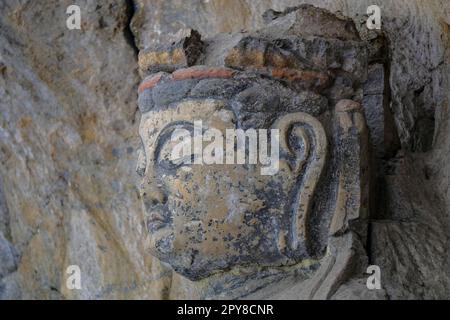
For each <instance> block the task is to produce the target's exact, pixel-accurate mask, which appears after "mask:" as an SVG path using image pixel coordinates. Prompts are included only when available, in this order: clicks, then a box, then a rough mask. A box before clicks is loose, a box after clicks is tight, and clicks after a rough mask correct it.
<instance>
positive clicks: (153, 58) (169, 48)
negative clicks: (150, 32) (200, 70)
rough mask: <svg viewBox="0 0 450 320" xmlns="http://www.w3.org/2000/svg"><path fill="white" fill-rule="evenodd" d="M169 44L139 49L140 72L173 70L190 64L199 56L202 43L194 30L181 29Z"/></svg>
mask: <svg viewBox="0 0 450 320" xmlns="http://www.w3.org/2000/svg"><path fill="white" fill-rule="evenodd" d="M174 37H175V38H179V39H177V40H174V41H173V42H172V43H171V44H170V45H164V46H152V47H149V48H147V49H146V50H141V51H139V68H140V70H141V72H143V73H144V74H145V73H147V72H148V73H152V72H158V71H173V70H175V69H177V68H182V67H189V66H192V65H193V64H194V63H195V62H196V61H197V60H198V58H199V57H200V54H201V53H202V51H203V47H204V44H203V42H202V40H201V36H200V34H199V33H198V32H197V31H195V30H191V29H189V30H181V32H179V33H177V34H176V35H175V36H174Z"/></svg>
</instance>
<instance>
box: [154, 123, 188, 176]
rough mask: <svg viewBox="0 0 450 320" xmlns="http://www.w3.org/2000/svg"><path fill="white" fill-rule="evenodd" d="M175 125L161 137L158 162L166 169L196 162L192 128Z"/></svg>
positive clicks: (173, 168)
mask: <svg viewBox="0 0 450 320" xmlns="http://www.w3.org/2000/svg"><path fill="white" fill-rule="evenodd" d="M189 129H190V128H186V127H185V126H175V127H172V128H171V130H168V131H166V132H165V133H164V134H162V135H161V136H160V138H159V142H158V153H157V154H158V156H157V163H158V165H159V166H161V167H162V168H164V169H168V170H175V169H178V168H180V167H182V166H188V165H191V164H193V163H194V154H193V153H192V150H193V141H192V135H191V133H192V130H189Z"/></svg>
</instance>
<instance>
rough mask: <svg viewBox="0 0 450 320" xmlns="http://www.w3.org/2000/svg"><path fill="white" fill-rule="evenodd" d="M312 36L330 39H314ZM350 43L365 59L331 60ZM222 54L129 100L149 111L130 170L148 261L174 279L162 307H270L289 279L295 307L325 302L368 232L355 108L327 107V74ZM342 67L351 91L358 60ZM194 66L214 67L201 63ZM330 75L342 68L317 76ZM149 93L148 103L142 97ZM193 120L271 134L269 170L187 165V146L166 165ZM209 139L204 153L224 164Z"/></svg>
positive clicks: (364, 158) (363, 156) (308, 12)
mask: <svg viewBox="0 0 450 320" xmlns="http://www.w3.org/2000/svg"><path fill="white" fill-rule="evenodd" d="M286 14H287V15H289V14H295V15H294V16H295V19H298V20H301V19H302V17H304V16H305V17H309V16H313V17H315V16H317V15H319V16H321V17H322V15H323V16H325V17H326V19H330V20H332V21H329V23H328V25H330V26H333V25H334V24H333V21H335V22H340V21H341V20H340V19H339V18H337V17H335V16H333V15H331V14H328V13H325V12H324V11H323V10H319V9H316V8H314V7H311V6H308V7H302V8H300V9H298V10H297V11H289V12H288V13H286ZM287 15H282V14H279V16H278V17H277V18H276V19H275V20H274V21H273V23H271V24H270V25H269V26H268V27H267V28H266V29H264V33H266V35H270V34H275V33H276V32H275V31H273V30H271V28H273V29H274V30H278V28H277V26H276V24H277V20H278V19H280V21H285V19H286V16H287ZM319 20H320V19H319ZM291 22H292V23H295V21H291ZM291 32H292V33H291V34H290V37H291V38H290V40H291V41H292V42H293V43H298V42H301V40H302V39H303V38H302V37H303V36H304V35H303V33H300V32H299V35H297V36H295V34H294V32H293V31H292V30H291ZM320 32H322V33H320ZM255 34H259V32H256V33H255ZM331 34H333V33H331ZM278 36H282V35H281V34H278ZM306 36H308V35H306ZM314 36H327V37H331V35H330V34H329V33H327V32H326V31H320V29H318V30H314ZM269 37H270V36H266V39H267V38H269ZM335 37H337V36H335ZM244 39H245V38H244ZM277 39H279V38H277ZM255 41H256V42H257V43H258V40H255ZM272 41H278V40H268V42H267V45H270V44H271V43H272ZM327 41H328V40H327ZM329 41H330V43H331V41H332V39H330V40H329ZM352 44H353V45H354V47H355V48H357V49H356V50H361V51H362V52H364V47H363V45H362V44H361V43H359V42H357V41H353V42H351V43H350V42H349V43H347V44H345V46H341V47H339V46H336V47H333V49H332V50H334V51H335V53H336V55H337V56H339V55H345V54H346V53H345V52H347V51H352V47H351V46H352ZM251 45H253V44H251ZM344 47H345V48H344ZM238 48H243V50H244V51H245V50H247V49H248V48H249V46H248V44H242V43H241V42H239V44H238ZM339 48H341V49H342V52H341V51H339ZM227 49H228V50H229V54H228V56H227V58H226V59H225V60H224V63H225V65H226V66H227V67H228V68H224V67H222V66H220V65H219V66H217V65H212V66H194V67H191V68H187V69H178V70H176V71H174V72H173V73H172V74H171V75H170V76H167V77H162V76H159V75H156V76H155V77H156V78H155V77H151V78H147V79H144V81H143V83H142V84H141V87H144V88H145V89H144V90H142V91H141V92H140V96H143V97H145V98H143V99H141V98H139V103H140V104H141V103H144V104H145V103H147V104H148V105H147V106H141V107H140V108H141V110H148V111H146V112H145V113H143V115H142V118H141V125H140V129H139V133H140V136H141V139H142V142H143V148H144V155H145V156H144V158H143V161H142V167H139V168H138V172H139V173H140V174H141V175H142V178H143V179H142V183H141V197H142V199H143V204H144V206H145V209H146V219H147V227H148V232H149V240H148V243H149V251H150V252H151V253H152V255H154V256H155V257H157V258H159V259H160V260H161V261H163V262H165V263H167V264H169V265H170V266H171V267H172V268H173V269H174V271H176V273H177V274H178V275H174V279H173V280H172V285H171V290H170V297H171V298H187V297H196V298H209V299H211V298H249V297H251V298H254V297H266V298H267V297H271V296H272V295H274V296H277V297H278V296H280V297H281V296H284V293H283V292H284V291H285V290H284V289H285V288H282V287H280V286H279V282H280V281H282V282H283V283H285V282H284V281H283V280H285V279H287V278H290V279H291V280H292V281H293V284H294V286H295V288H296V289H295V297H296V298H310V299H312V298H316V299H326V298H330V297H331V296H332V294H333V293H334V292H335V291H336V290H337V289H338V287H339V285H340V284H342V283H344V282H345V281H347V280H348V279H349V278H350V277H351V275H352V273H353V272H354V269H355V268H356V267H357V266H359V268H361V267H362V266H363V265H364V264H365V262H366V261H367V257H366V254H365V253H364V250H361V248H362V247H363V244H362V243H361V241H360V240H359V239H364V238H365V237H366V234H367V219H368V206H369V201H368V196H369V190H368V188H369V183H368V182H369V176H368V173H369V172H370V170H369V168H368V165H369V158H368V148H369V146H368V132H367V128H366V123H365V119H364V115H363V110H362V107H361V105H360V103H358V102H356V101H353V100H340V101H339V102H338V103H337V104H336V105H334V103H330V104H331V106H332V107H331V108H330V104H328V103H326V101H327V96H328V92H327V91H326V90H325V88H326V86H324V84H325V82H329V79H328V77H327V76H326V74H327V72H328V69H327V66H326V64H325V65H323V66H322V70H323V72H324V76H321V75H320V73H319V72H314V71H302V70H300V69H299V68H298V67H296V66H295V65H292V69H288V70H287V69H285V68H273V69H272V67H276V66H278V67H282V66H285V65H281V64H278V65H277V63H278V62H280V61H279V60H276V59H270V58H269V59H266V58H267V57H266V56H265V55H266V54H267V50H266V49H265V48H264V47H263V48H257V49H258V50H260V51H259V53H256V55H255V56H253V55H251V54H250V55H247V53H245V52H244V53H240V52H236V47H235V48H229V47H228V46H227ZM169 50H171V49H170V47H169ZM209 52H214V51H209ZM343 52H344V53H343ZM207 54H208V51H207V52H206V55H207ZM240 55H241V56H240ZM242 55H243V56H244V57H243V56H242ZM258 56H261V57H262V58H261V61H259V60H258V58H257V57H258ZM268 57H270V54H269V56H268ZM364 57H366V58H365V60H364V59H363V58H364ZM353 59H354V60H355V61H357V60H358V59H361V60H360V62H361V63H360V67H358V69H351V68H348V69H346V70H345V72H347V73H348V75H349V78H354V79H359V82H358V81H355V84H354V85H353V86H352V90H355V91H356V90H358V89H360V88H359V87H358V84H361V83H362V82H364V81H365V76H364V74H365V73H366V71H365V70H363V69H362V68H363V66H366V65H367V64H366V63H365V62H364V61H367V55H361V56H360V57H357V56H353ZM201 61H214V59H208V57H207V56H205V57H204V58H203V59H202V60H201ZM215 61H217V60H215ZM305 61H307V60H306V59H305ZM281 63H284V62H281ZM353 63H355V62H353ZM339 67H342V68H344V66H338V65H334V66H333V67H331V66H328V68H335V69H336V70H337V69H338V68H339ZM232 68H234V70H233V69H232ZM267 70H270V72H269V73H267V72H266V71H267ZM343 71H344V70H343ZM321 77H325V78H326V80H324V79H321ZM154 79H156V80H157V81H155V80H154ZM297 81H299V82H302V83H308V82H309V81H313V82H315V81H317V82H318V83H314V91H317V92H318V93H313V92H311V91H309V90H308V89H312V88H309V87H308V86H293V85H292V83H295V82H297ZM321 81H322V83H321ZM330 82H331V81H330ZM148 83H149V84H148ZM330 85H331V84H330ZM150 92H151V93H150ZM150 95H151V96H152V100H150V99H147V98H146V97H150ZM155 95H156V96H155ZM156 97H157V98H156ZM337 97H338V96H335V98H337ZM322 101H323V102H322ZM324 102H325V103H324ZM330 109H331V110H330ZM326 114H332V115H333V116H332V119H331V120H329V119H327V117H326ZM319 119H322V121H320V120H319ZM196 121H202V125H203V127H204V129H199V130H206V129H214V130H216V132H219V133H221V134H222V135H223V137H225V136H226V130H229V129H244V130H245V129H252V130H255V129H258V130H259V129H265V130H267V129H272V130H277V132H279V136H280V139H279V145H280V150H279V152H280V163H279V164H277V168H276V172H274V173H273V174H269V175H267V174H262V173H261V172H262V169H261V168H262V167H263V164H261V163H254V164H248V163H247V162H246V163H247V164H244V165H243V164H238V163H235V162H234V161H233V162H232V163H229V164H225V163H223V161H224V160H223V157H222V156H221V158H220V159H222V160H217V161H219V163H216V162H213V163H203V162H200V163H196V162H194V163H192V159H197V158H198V156H199V154H198V151H197V152H196V151H192V149H191V145H190V143H191V142H188V148H189V151H188V154H187V155H184V156H182V155H178V157H179V160H178V158H176V159H173V153H172V149H173V148H175V147H176V142H177V141H176V140H175V141H174V140H173V138H171V136H172V135H173V133H174V132H175V131H176V130H184V131H186V132H187V133H188V134H189V132H192V133H195V130H197V129H195V123H196ZM330 121H331V123H330ZM325 127H327V128H328V131H326V130H325ZM255 132H256V131H255ZM184 139H185V138H183V141H184ZM194 139H195V138H194ZM216 139H217V138H215V140H216ZM260 139H261V138H260ZM220 141H222V143H221V144H220V145H219V151H217V150H216V151H215V154H221V155H222V154H228V152H229V151H228V149H226V150H225V146H224V145H223V139H221V140H220ZM331 141H332V142H333V143H330V142H331ZM254 142H256V141H254ZM202 143H203V142H202ZM238 144H239V142H238ZM194 148H195V146H194ZM227 148H228V146H227ZM234 148H235V146H234V143H233V148H232V149H233V150H234ZM260 148H261V146H260ZM272 148H277V147H275V145H273V144H272ZM277 150H278V149H277ZM272 151H273V150H272ZM204 156H205V153H204V151H203V157H204ZM139 162H140V163H141V161H139ZM277 163H278V162H277ZM334 195H337V196H336V198H335V197H334ZM350 232H351V233H352V234H351V235H350V234H349V233H350ZM356 235H357V236H356ZM354 248H359V249H358V250H357V252H354ZM292 278H293V279H295V280H293V279H292ZM230 283H231V284H232V285H229V284H230ZM273 283H277V285H276V286H275V287H274V286H273Z"/></svg>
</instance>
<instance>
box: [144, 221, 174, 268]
mask: <svg viewBox="0 0 450 320" xmlns="http://www.w3.org/2000/svg"><path fill="white" fill-rule="evenodd" d="M173 241H174V233H173V230H172V228H170V227H169V226H166V227H164V228H159V229H158V230H155V231H153V232H151V233H150V246H149V251H150V253H151V254H152V255H153V256H155V257H157V258H158V259H160V260H162V261H164V260H165V259H164V258H165V257H168V256H170V255H171V254H172V253H173Z"/></svg>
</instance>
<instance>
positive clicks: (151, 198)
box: [140, 177, 167, 208]
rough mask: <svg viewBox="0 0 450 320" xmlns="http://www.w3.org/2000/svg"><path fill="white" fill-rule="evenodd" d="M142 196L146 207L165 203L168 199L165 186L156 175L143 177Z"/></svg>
mask: <svg viewBox="0 0 450 320" xmlns="http://www.w3.org/2000/svg"><path fill="white" fill-rule="evenodd" d="M140 196H141V199H142V200H143V202H144V204H145V207H146V208H149V207H154V206H157V205H160V204H165V203H166V201H167V196H166V195H165V193H164V190H163V186H162V184H161V183H158V181H157V179H156V178H155V177H145V178H144V179H143V181H142V182H141V187H140Z"/></svg>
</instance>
